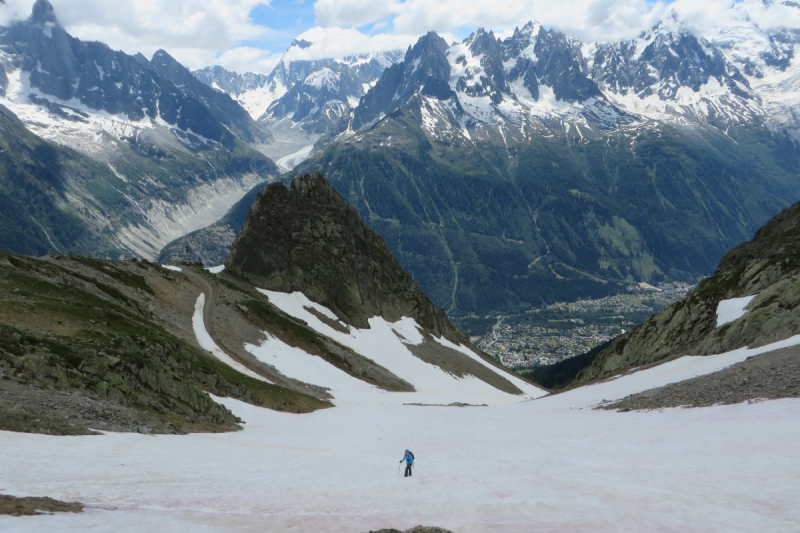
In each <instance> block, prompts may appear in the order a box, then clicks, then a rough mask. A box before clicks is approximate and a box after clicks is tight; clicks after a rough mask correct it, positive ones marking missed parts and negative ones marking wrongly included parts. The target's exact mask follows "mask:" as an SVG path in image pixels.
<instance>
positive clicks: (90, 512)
mask: <svg viewBox="0 0 800 533" xmlns="http://www.w3.org/2000/svg"><path fill="white" fill-rule="evenodd" d="M799 343H800V336H798V337H794V338H792V339H789V340H787V341H782V342H780V343H775V344H773V345H770V346H767V347H763V348H760V349H757V350H746V349H742V350H737V351H734V352H731V353H728V354H722V355H717V356H709V357H684V358H681V359H678V360H675V361H672V362H670V363H666V364H664V365H661V366H658V367H654V368H651V369H648V370H644V371H639V372H633V373H629V374H627V375H625V376H622V377H620V378H617V379H615V380H612V381H608V382H605V383H602V384H597V385H593V386H589V387H583V388H580V389H575V390H572V391H569V392H566V393H563V394H559V395H554V396H548V397H544V398H540V399H536V400H529V401H525V402H521V403H512V404H498V405H491V406H486V407H477V406H476V407H463V408H459V407H433V406H409V405H403V404H404V403H413V402H415V401H416V400H415V397H416V396H417V395H416V394H415V393H385V392H380V391H377V390H373V392H372V393H370V392H369V391H368V390H362V391H351V393H350V394H349V395H343V396H341V397H340V398H341V399H340V401H339V402H337V407H334V408H332V409H324V410H321V411H316V412H313V413H310V414H305V415H295V414H286V413H279V412H276V411H271V410H267V409H260V408H257V407H253V406H251V405H248V404H244V403H241V402H238V401H235V400H230V399H222V400H220V401H222V402H223V403H224V404H225V405H227V406H228V407H229V408H231V409H232V410H233V411H234V412H235V413H236V414H237V415H239V416H241V417H242V418H244V419H245V420H246V421H247V424H246V429H245V430H244V431H242V432H238V433H225V434H191V435H184V436H171V435H164V436H147V435H138V434H120V433H108V434H106V435H104V436H80V437H52V436H46V435H35V434H21V433H9V432H0V447H2V449H3V463H2V469H1V470H0V493H3V494H12V495H15V496H28V495H30V496H49V497H53V498H57V499H59V500H63V501H79V502H81V503H83V504H85V505H86V509H85V511H84V512H83V513H81V514H72V513H69V514H66V513H65V514H57V515H54V516H43V515H40V516H33V517H0V530H2V531H5V532H23V531H24V532H26V533H27V532H36V531H49V532H51V531H113V532H115V533H124V532H132V531H170V532H183V531H186V532H189V531H191V532H192V533H201V532H221V531H259V532H263V531H267V532H269V531H298V532H310V531H326V532H353V533H357V532H364V531H369V530H376V529H380V528H384V527H394V528H398V529H406V528H410V527H412V526H415V525H418V524H424V525H430V526H440V527H444V528H446V529H449V530H452V531H454V532H455V533H470V532H488V531H491V532H497V531H504V532H505V531H507V532H531V531H554V532H570V533H575V532H584V531H585V532H590V531H591V532H593V533H594V532H612V531H613V532H630V531H653V532H660V531H663V532H667V531H670V532H673V531H674V532H681V533H686V532H709V531H720V532H723V531H724V532H726V533H727V532H745V531H752V532H756V531H770V532H783V531H785V532H789V531H797V530H798V529H800V504H798V503H797V502H798V501H800V461H798V460H797V443H798V442H800V424H798V423H797V420H800V400H798V399H782V400H771V401H764V402H757V403H751V404H748V403H743V404H736V405H718V406H713V407H706V408H693V409H680V408H677V409H663V410H655V411H636V412H626V413H621V412H615V411H608V410H595V409H592V407H594V406H596V405H597V404H600V403H603V402H605V401H611V400H615V399H619V398H622V397H624V396H626V395H628V394H632V393H635V392H640V391H643V390H647V389H651V388H653V387H659V386H663V385H665V384H668V383H675V382H678V381H682V380H685V379H688V378H692V377H695V376H699V375H704V374H709V373H712V372H716V371H718V370H720V369H722V368H725V367H727V366H729V365H731V364H735V363H738V362H741V361H744V360H745V359H746V358H747V357H748V356H751V355H755V354H757V353H764V352H766V351H769V350H774V349H779V348H783V347H786V346H791V345H796V344H799ZM345 386H346V384H345V383H344V382H341V383H340V384H339V386H338V388H339V390H341V388H342V387H345ZM452 399H453V401H458V400H464V398H455V397H454V398H452ZM405 448H410V449H411V450H412V451H413V452H414V453H415V455H416V458H417V464H416V469H415V471H414V476H413V477H412V478H411V479H404V478H402V477H401V474H400V464H399V463H398V461H399V460H400V458H401V457H402V455H403V450H404V449H405Z"/></svg>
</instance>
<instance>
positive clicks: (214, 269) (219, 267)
mask: <svg viewBox="0 0 800 533" xmlns="http://www.w3.org/2000/svg"><path fill="white" fill-rule="evenodd" d="M206 270H208V271H209V272H211V273H212V274H219V273H220V272H222V271H223V270H225V265H217V266H214V267H206Z"/></svg>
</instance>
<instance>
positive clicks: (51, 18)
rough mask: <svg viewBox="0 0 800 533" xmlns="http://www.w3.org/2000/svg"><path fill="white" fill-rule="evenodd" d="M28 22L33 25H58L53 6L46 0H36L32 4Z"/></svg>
mask: <svg viewBox="0 0 800 533" xmlns="http://www.w3.org/2000/svg"><path fill="white" fill-rule="evenodd" d="M30 21H31V22H32V23H34V24H45V23H48V22H50V23H53V24H58V19H57V18H56V12H55V10H54V9H53V4H51V3H50V2H48V0H36V3H35V4H33V11H31V18H30Z"/></svg>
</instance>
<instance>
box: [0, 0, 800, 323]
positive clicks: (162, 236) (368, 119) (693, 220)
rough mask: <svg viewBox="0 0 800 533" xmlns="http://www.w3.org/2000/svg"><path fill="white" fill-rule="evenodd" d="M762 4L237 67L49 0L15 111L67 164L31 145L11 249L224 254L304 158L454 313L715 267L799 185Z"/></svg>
mask: <svg viewBox="0 0 800 533" xmlns="http://www.w3.org/2000/svg"><path fill="white" fill-rule="evenodd" d="M758 5H760V4H758V3H754V2H752V1H747V2H741V3H737V4H735V5H734V6H733V7H731V8H730V9H729V10H728V11H727V12H726V15H725V17H726V18H724V20H723V21H721V24H720V26H719V27H718V28H717V29H716V30H714V33H713V34H709V35H697V34H695V33H693V32H692V31H689V30H688V29H686V27H685V26H684V24H683V22H682V21H681V20H680V19H679V18H678V17H677V16H674V15H673V16H670V17H667V18H666V19H664V20H663V21H661V22H660V23H659V24H658V25H656V26H655V27H653V28H652V29H651V30H650V31H648V32H645V33H643V34H642V35H641V36H640V37H639V38H637V39H634V40H631V41H625V42H616V43H594V44H592V43H588V44H587V43H583V42H581V41H579V40H577V39H574V38H571V37H568V36H566V35H564V34H563V33H561V32H559V31H557V30H556V29H552V28H551V29H546V28H545V27H543V26H542V25H541V24H538V23H536V22H530V23H527V24H525V25H523V26H522V27H520V28H517V29H516V30H515V31H514V32H512V33H510V34H507V35H505V36H504V37H502V38H500V37H497V36H496V35H494V34H493V33H492V32H487V31H484V30H478V31H476V32H475V33H473V34H472V35H470V36H469V37H468V38H466V39H465V40H463V41H462V42H460V43H459V42H456V43H450V44H448V43H447V42H445V41H444V40H443V39H442V38H441V37H439V36H438V35H436V34H435V33H429V34H427V35H425V36H423V37H421V38H420V39H419V41H418V42H417V43H416V44H414V45H413V46H411V47H409V48H408V50H407V51H405V53H401V52H382V53H373V54H363V55H357V56H352V57H348V58H339V59H335V58H330V59H316V60H306V59H303V60H298V59H296V58H299V57H302V53H301V52H303V51H304V50H305V49H306V48H308V46H309V43H308V42H306V41H302V40H296V41H295V42H294V43H293V44H292V46H291V47H290V48H289V50H287V53H286V54H285V55H284V58H283V59H282V60H281V61H280V62H279V64H278V66H277V67H276V68H275V70H274V71H273V72H271V73H270V74H269V75H256V74H242V75H240V74H237V73H231V72H227V71H225V70H224V69H221V68H220V67H211V68H207V69H203V70H200V71H195V72H193V73H191V72H189V71H188V70H187V69H185V68H184V67H182V66H181V65H180V64H179V63H178V62H177V61H175V60H174V59H173V58H172V57H171V56H169V54H168V53H167V52H165V51H163V50H162V51H158V52H157V53H156V54H155V55H154V56H153V57H152V58H151V59H150V60H148V59H146V58H144V57H143V56H141V55H138V56H129V55H126V54H124V53H122V52H115V51H112V50H110V49H109V48H108V47H107V46H105V45H103V44H101V43H84V42H82V41H79V40H77V39H74V38H72V37H70V36H69V35H68V34H67V33H66V32H65V31H64V30H63V28H61V26H60V25H59V24H58V21H57V19H56V17H55V14H54V12H53V10H52V7H51V6H50V5H49V3H48V2H47V1H46V0H39V1H37V3H36V5H35V8H34V12H33V14H32V15H31V17H30V18H29V19H28V20H26V21H21V22H16V23H13V24H12V25H10V26H9V27H7V28H5V29H3V31H2V35H1V36H0V41H2V42H0V47H1V48H2V50H3V56H2V65H3V69H4V71H5V73H6V76H5V77H6V79H7V81H6V83H5V96H3V97H2V98H1V99H0V104H3V105H5V106H6V107H7V108H8V110H9V112H10V114H9V117H10V118H9V120H11V121H12V123H13V124H16V126H11V125H9V131H11V129H13V128H14V127H20V126H22V127H24V128H26V129H28V130H29V131H30V132H31V133H32V134H34V135H35V136H36V138H34V137H30V143H29V146H28V147H27V148H26V149H25V150H22V151H21V152H20V153H31V152H32V151H33V150H35V149H36V146H35V145H37V143H39V142H42V143H45V144H44V145H43V146H47V147H48V148H51V149H52V150H53V153H54V154H59V155H58V157H59V158H60V161H62V162H67V161H69V164H66V163H61V164H60V166H59V167H58V169H57V170H55V171H53V172H54V173H52V172H51V174H52V175H43V174H42V172H45V171H43V170H42V169H37V168H35V167H31V166H30V165H28V163H27V162H26V161H25V160H23V159H19V158H18V157H17V155H18V154H17V152H14V156H13V157H12V161H10V162H9V165H11V166H12V168H14V169H18V170H15V171H14V172H13V173H11V175H13V176H18V177H16V178H14V179H10V180H6V181H5V185H4V188H5V197H4V198H7V200H5V201H6V203H7V205H9V211H8V212H19V213H22V215H21V216H20V217H6V219H4V223H5V224H6V228H7V229H5V230H4V234H5V235H9V236H12V235H16V236H17V237H14V239H16V240H15V241H14V242H17V243H19V242H25V243H28V242H29V243H39V244H37V245H36V247H35V248H34V247H32V246H33V245H31V247H28V248H14V246H12V245H11V244H7V245H5V246H6V247H7V248H9V249H12V250H14V251H19V252H25V253H36V254H40V253H47V252H53V251H62V252H71V251H79V252H82V253H86V254H89V255H96V256H103V257H119V256H125V255H128V254H133V255H138V256H141V257H145V258H150V259H155V258H156V257H160V259H161V260H162V261H170V260H198V259H200V260H203V261H206V262H208V263H215V262H222V261H223V260H224V259H225V257H227V255H228V251H229V250H230V246H231V245H232V243H233V240H234V238H235V236H236V234H237V233H238V231H239V229H240V228H241V226H242V224H243V223H244V219H245V216H246V213H247V211H248V209H249V206H250V204H251V203H252V202H253V200H254V199H255V197H256V195H257V193H258V191H260V190H261V189H262V188H263V187H264V184H265V182H268V181H270V180H272V179H274V177H276V176H277V174H278V173H279V172H280V171H286V170H288V169H290V168H293V170H292V173H291V174H285V175H284V176H283V179H284V180H288V179H290V178H291V177H292V176H293V175H295V174H298V173H299V174H303V173H313V172H323V173H324V174H325V176H327V178H328V179H329V180H330V183H331V184H332V185H333V186H334V187H335V188H336V189H337V190H338V191H339V192H340V193H341V194H342V196H343V197H344V198H345V199H346V200H347V201H348V202H349V203H350V204H351V205H353V206H354V207H355V208H356V209H357V211H358V213H359V215H360V216H361V217H362V219H364V220H365V221H366V222H367V223H368V224H369V225H370V226H371V227H372V228H373V229H374V230H375V231H377V232H378V233H379V234H380V235H381V236H382V237H383V238H384V239H385V241H386V243H387V244H388V246H389V249H390V250H391V252H392V254H393V255H395V257H397V259H398V260H399V261H400V264H401V265H402V266H403V267H404V268H405V269H406V270H408V272H409V273H410V274H411V275H412V277H413V278H414V280H416V281H417V282H418V283H419V284H420V285H421V287H422V288H423V290H424V291H425V293H426V294H428V295H430V296H431V298H432V299H433V301H434V302H435V303H436V304H437V305H438V306H440V307H443V308H444V309H446V310H447V312H448V313H449V314H450V315H451V316H464V315H472V314H479V315H489V314H493V313H497V312H500V313H505V312H514V311H521V310H525V309H528V308H530V306H532V305H537V304H541V303H546V302H552V301H557V300H571V299H574V298H577V297H595V296H601V295H605V294H610V293H614V292H616V291H618V290H620V289H621V288H622V287H624V286H626V285H627V284H630V283H635V282H650V283H654V282H658V281H660V280H688V281H693V280H697V279H699V278H700V277H702V276H705V275H708V274H710V273H711V272H713V269H714V266H715V265H716V263H717V261H718V260H719V258H720V257H721V256H722V255H723V253H724V252H725V251H726V250H728V249H729V248H731V247H733V246H735V245H736V244H738V243H740V242H743V241H745V240H747V239H748V238H750V237H751V236H752V234H753V233H754V232H755V230H756V229H757V228H758V227H759V226H761V225H762V224H763V223H764V222H765V221H766V220H768V219H769V218H770V217H771V216H773V215H774V214H775V213H777V212H778V211H780V209H782V208H783V207H785V206H786V205H788V204H789V203H790V202H791V201H792V200H793V199H796V198H797V197H798V196H800V181H798V179H797V178H798V170H800V158H798V155H800V152H798V147H797V142H798V141H797V135H798V134H797V129H796V124H795V122H794V118H793V117H794V109H795V107H794V100H793V98H794V97H793V95H794V94H795V93H796V91H794V87H795V86H796V81H797V80H796V78H797V75H796V66H795V63H796V61H794V60H793V58H794V47H795V45H796V43H795V41H796V38H797V35H796V33H795V32H793V31H789V30H785V31H774V32H770V33H768V32H764V31H762V30H761V29H760V28H759V27H758V26H757V25H756V24H755V23H754V22H753V21H752V20H751V19H750V18H749V17H748V15H747V13H748V10H749V9H755V8H757V7H758ZM785 7H786V8H787V9H798V8H797V7H795V6H793V5H790V4H786V6H785ZM11 114H13V115H15V116H16V118H17V119H19V121H18V122H14V121H13V120H14V119H13V116H12V115H11ZM23 137H24V138H28V137H25V136H23ZM264 154H267V155H268V156H269V157H272V158H273V159H275V160H276V161H277V163H278V165H277V166H276V165H275V164H273V163H272V161H270V159H269V158H268V157H266V156H265V155H264ZM298 163H299V165H298ZM26 165H28V166H26ZM295 165H297V166H295ZM279 168H280V169H281V170H278V169H279ZM51 170H52V169H51ZM23 177H24V179H23ZM45 183H51V184H54V185H42V184H45ZM48 187H50V188H49V189H48ZM253 187H255V188H253ZM248 191H250V194H247V195H246V193H247V192H248ZM237 201H239V202H240V203H239V204H236V203H235V202H237ZM53 208H55V209H56V211H57V212H58V213H63V216H62V215H61V214H53ZM226 212H227V214H226ZM56 215H57V216H61V217H62V219H63V220H67V219H69V221H70V222H69V223H68V224H67V226H66V227H67V228H68V229H69V232H68V233H69V236H67V235H66V234H65V233H64V232H65V230H64V227H63V224H61V225H60V227H59V228H58V229H57V230H56V229H55V226H56V223H55V222H54V220H55V219H54V218H53V217H54V216H56ZM64 217H67V218H64ZM9 221H10V222H9ZM209 224H211V225H210V226H209ZM21 226H24V231H23V230H22V229H20V227H21ZM203 228H205V229H203ZM58 232H60V234H57V233H58ZM22 235H24V237H20V236H22ZM27 236H30V238H28V237H27ZM175 238H177V240H175V241H173V242H171V243H170V241H172V240H173V239H175ZM8 239H9V241H8V242H9V243H11V242H12V240H13V239H12V237H8Z"/></svg>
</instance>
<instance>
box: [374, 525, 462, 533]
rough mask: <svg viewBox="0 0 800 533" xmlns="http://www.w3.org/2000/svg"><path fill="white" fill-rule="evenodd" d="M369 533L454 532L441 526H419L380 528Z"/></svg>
mask: <svg viewBox="0 0 800 533" xmlns="http://www.w3.org/2000/svg"><path fill="white" fill-rule="evenodd" d="M369 533H453V532H452V531H449V530H447V529H442V528H440V527H425V526H417V527H413V528H411V529H406V530H405V531H400V530H399V529H379V530H378V531H370V532H369Z"/></svg>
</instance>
